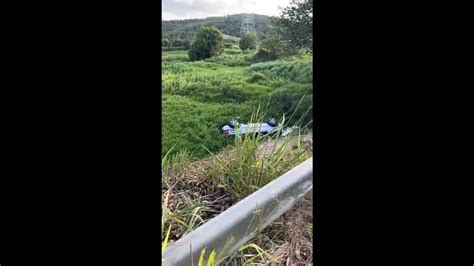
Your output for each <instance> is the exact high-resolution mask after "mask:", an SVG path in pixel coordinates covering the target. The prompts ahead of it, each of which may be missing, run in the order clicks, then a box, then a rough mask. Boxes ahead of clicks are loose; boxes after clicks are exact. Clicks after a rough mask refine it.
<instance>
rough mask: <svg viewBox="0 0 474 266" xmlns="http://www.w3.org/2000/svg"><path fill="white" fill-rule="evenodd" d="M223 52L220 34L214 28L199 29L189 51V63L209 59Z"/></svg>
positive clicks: (222, 40) (222, 41)
mask: <svg viewBox="0 0 474 266" xmlns="http://www.w3.org/2000/svg"><path fill="white" fill-rule="evenodd" d="M222 52H224V39H223V37H222V33H221V32H220V31H219V30H218V29H216V28H214V27H201V29H200V30H199V32H198V33H197V35H196V40H195V41H194V42H193V44H192V45H191V49H190V50H189V52H188V54H189V59H190V60H191V61H196V60H203V59H206V58H211V57H214V56H217V55H220V54H222Z"/></svg>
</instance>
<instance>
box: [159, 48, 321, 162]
mask: <svg viewBox="0 0 474 266" xmlns="http://www.w3.org/2000/svg"><path fill="white" fill-rule="evenodd" d="M252 57H253V54H252V53H250V54H243V53H242V51H241V50H240V49H239V48H238V47H235V46H234V47H232V48H229V49H226V50H225V53H223V54H222V55H220V56H216V57H213V58H209V59H206V60H201V61H194V62H192V61H189V58H188V56H187V52H186V51H170V52H164V53H163V55H162V84H161V89H162V94H163V97H162V103H163V109H162V123H163V128H162V145H163V146H162V147H163V149H162V151H163V152H162V154H161V156H162V157H163V156H164V155H165V152H166V151H168V150H169V149H171V147H173V146H175V145H176V146H175V147H174V149H173V150H172V152H171V154H170V157H169V158H173V156H174V155H175V154H178V153H180V152H181V151H183V150H185V149H187V150H188V151H189V152H190V153H192V156H191V157H195V158H202V157H204V156H206V155H208V152H207V151H206V150H205V149H204V148H203V147H202V146H201V144H203V145H204V146H205V147H206V148H208V149H209V150H210V151H212V152H218V151H220V150H222V149H223V148H225V147H226V146H227V145H229V144H231V143H232V142H233V140H232V138H226V137H224V136H223V135H222V134H221V132H220V129H221V128H222V126H224V125H225V124H227V123H228V121H229V119H230V118H231V117H234V116H241V117H250V115H251V114H252V112H253V111H254V110H255V108H256V107H257V106H258V105H259V103H262V104H266V103H267V102H268V101H269V100H270V104H269V106H268V110H267V114H268V115H270V116H275V117H282V114H283V113H285V114H286V115H287V119H289V116H290V114H291V113H292V111H293V110H294V109H295V108H294V107H295V106H296V105H298V103H299V100H300V99H301V97H302V96H303V95H305V94H306V96H305V100H304V101H303V102H302V104H301V105H300V106H301V108H300V109H298V111H297V112H298V116H300V115H301V114H302V113H303V112H304V110H307V109H308V108H310V106H311V96H312V94H311V93H312V85H311V80H312V75H311V72H312V67H311V61H312V59H311V57H304V58H289V59H288V60H287V61H276V62H267V63H264V64H252V62H251V58H252ZM311 114H312V113H311V112H310V113H309V115H308V120H311V118H312V117H311ZM295 117H296V115H295ZM308 120H305V121H308ZM291 121H292V122H296V121H297V119H295V118H292V119H291Z"/></svg>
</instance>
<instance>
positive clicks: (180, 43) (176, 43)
mask: <svg viewBox="0 0 474 266" xmlns="http://www.w3.org/2000/svg"><path fill="white" fill-rule="evenodd" d="M182 45H183V40H181V39H176V40H174V42H173V46H182Z"/></svg>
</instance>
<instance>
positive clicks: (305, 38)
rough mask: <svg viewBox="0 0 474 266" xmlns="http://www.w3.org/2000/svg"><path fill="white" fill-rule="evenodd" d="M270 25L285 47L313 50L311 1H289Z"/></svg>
mask: <svg viewBox="0 0 474 266" xmlns="http://www.w3.org/2000/svg"><path fill="white" fill-rule="evenodd" d="M272 24H273V25H274V26H275V33H276V34H277V35H279V36H280V38H281V40H282V41H283V43H284V44H285V46H287V47H293V48H298V49H309V50H313V0H291V2H290V6H288V7H285V8H284V9H283V10H282V13H281V15H280V16H279V17H275V18H272Z"/></svg>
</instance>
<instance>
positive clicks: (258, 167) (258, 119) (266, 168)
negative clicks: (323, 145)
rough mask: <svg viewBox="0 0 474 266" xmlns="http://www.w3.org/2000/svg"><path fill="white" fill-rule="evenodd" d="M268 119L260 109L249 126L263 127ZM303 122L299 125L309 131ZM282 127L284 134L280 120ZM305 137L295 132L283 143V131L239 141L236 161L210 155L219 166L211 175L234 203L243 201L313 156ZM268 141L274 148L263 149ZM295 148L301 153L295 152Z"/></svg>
mask: <svg viewBox="0 0 474 266" xmlns="http://www.w3.org/2000/svg"><path fill="white" fill-rule="evenodd" d="M292 115H293V114H292ZM265 116H266V114H265V113H261V111H260V107H257V109H256V111H255V113H253V114H252V116H251V118H250V120H249V123H257V124H259V123H262V122H263V121H264V117H265ZM301 120H302V119H299V121H300V123H297V124H296V125H297V126H299V127H300V128H301V129H303V130H306V126H305V125H302V124H301ZM280 124H281V127H280V130H281V129H282V128H283V126H287V123H286V121H285V119H284V118H283V119H281V120H280ZM293 125H294V124H293ZM301 133H302V131H295V132H293V133H291V134H290V136H288V137H286V138H283V139H281V138H280V134H281V131H278V132H277V133H276V134H275V135H273V136H261V135H257V134H252V135H248V136H245V138H236V139H235V143H234V145H233V153H234V154H235V156H234V157H233V159H232V160H224V159H222V158H220V157H219V156H216V155H214V154H213V153H212V152H211V151H208V152H209V153H210V154H211V155H213V158H214V159H215V161H216V162H217V163H215V164H214V165H213V166H214V169H213V170H212V171H211V172H210V173H212V177H213V178H214V179H215V180H216V182H219V183H221V184H222V186H223V187H225V188H226V190H227V191H229V192H230V193H231V195H232V197H233V198H234V199H236V200H241V199H243V198H245V197H246V196H248V195H250V194H251V193H253V192H255V191H256V190H258V189H259V188H261V187H263V186H264V185H266V184H268V183H269V182H271V181H272V180H274V179H275V178H277V177H278V176H280V175H281V174H283V173H285V172H286V171H288V170H290V169H291V168H292V167H294V166H295V165H297V164H298V163H301V162H303V161H304V160H306V159H308V158H309V157H310V156H311V151H310V150H306V149H305V148H303V145H302V139H301V137H300V134H301ZM294 137H296V139H295V138H294ZM268 140H272V143H273V144H271V145H268V144H267V145H268V146H264V147H262V144H263V143H270V142H268ZM278 140H280V141H278ZM293 146H296V147H297V149H296V150H294V149H293Z"/></svg>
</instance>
